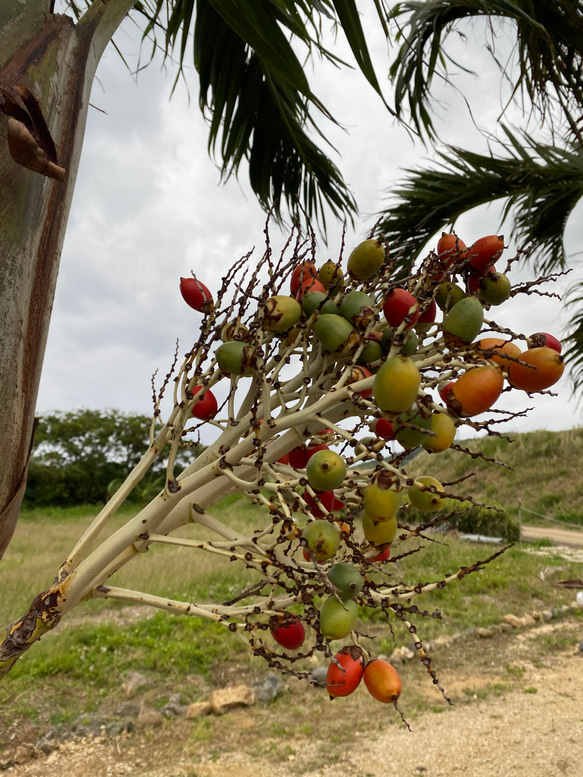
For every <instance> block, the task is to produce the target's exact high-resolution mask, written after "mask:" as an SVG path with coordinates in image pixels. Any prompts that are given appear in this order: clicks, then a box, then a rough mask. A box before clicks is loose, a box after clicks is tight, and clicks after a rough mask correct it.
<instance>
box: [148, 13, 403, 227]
mask: <svg viewBox="0 0 583 777" xmlns="http://www.w3.org/2000/svg"><path fill="white" fill-rule="evenodd" d="M374 6H375V9H376V11H377V14H378V16H379V19H380V20H381V24H382V25H383V29H384V30H385V32H388V31H387V28H386V25H385V17H386V14H385V11H384V7H383V3H382V2H381V1H380V0H375V3H374ZM140 10H141V12H142V13H143V14H144V15H145V16H146V18H147V24H146V27H145V30H144V37H150V38H151V37H152V36H153V37H154V38H156V36H157V35H158V36H159V35H160V34H162V35H163V42H162V44H161V45H162V46H163V48H164V51H165V52H166V54H167V55H169V54H170V53H171V52H173V53H176V54H177V57H178V64H179V75H181V76H182V77H185V78H188V73H187V71H186V69H185V62H186V55H187V51H188V48H189V46H192V51H193V61H194V65H195V67H196V70H197V73H198V78H199V84H200V97H199V102H200V107H201V109H202V110H203V113H204V114H205V116H206V117H207V120H208V122H209V150H210V151H211V152H212V153H214V154H215V155H216V156H217V157H219V164H220V167H221V172H222V175H223V178H225V179H226V178H228V177H229V176H231V175H234V174H237V173H238V171H239V168H240V165H241V164H242V163H243V162H244V161H246V162H247V163H248V165H249V180H250V183H251V187H252V189H253V191H254V193H255V194H256V196H257V197H258V199H259V202H260V203H261V205H262V206H263V207H264V208H265V209H268V210H272V211H273V212H274V214H275V216H276V217H278V218H281V217H282V213H283V208H284V205H285V207H286V208H287V210H288V211H289V212H290V213H291V215H292V218H294V219H295V220H298V219H299V218H300V216H301V214H302V213H303V212H305V214H306V215H307V216H308V217H309V218H312V219H314V220H315V221H317V222H319V223H320V225H322V226H323V227H324V228H325V211H326V209H329V210H330V211H331V212H332V214H333V215H334V216H335V217H336V218H340V219H346V218H348V219H352V217H353V215H354V214H355V213H356V204H355V201H354V198H353V196H352V194H351V192H350V190H349V189H348V187H347V185H346V183H345V182H344V180H343V177H342V174H341V173H340V170H339V169H338V167H337V166H336V165H335V164H334V162H333V161H332V159H331V158H330V152H329V151H328V150H326V151H324V150H323V149H322V148H320V146H319V145H318V144H317V142H316V141H317V139H318V137H319V138H320V139H321V140H323V141H324V144H326V143H327V141H326V139H325V133H324V131H323V130H322V128H321V126H320V121H321V118H322V117H324V118H325V119H326V120H327V121H334V119H333V117H332V116H331V115H330V113H329V112H328V110H327V108H326V107H325V105H324V104H323V103H322V102H321V101H320V99H319V98H318V97H317V96H316V95H315V94H314V93H313V92H312V90H311V88H310V85H309V82H308V79H307V76H306V67H305V64H306V62H307V61H309V60H310V58H313V57H314V56H319V57H324V58H327V59H329V60H332V61H333V62H335V63H337V64H345V63H341V61H340V60H339V59H338V57H336V56H335V55H334V53H333V52H332V51H329V50H327V49H326V48H325V47H324V45H323V44H322V29H321V28H322V23H323V22H324V21H327V22H329V23H335V24H339V25H340V26H341V27H342V29H343V30H344V33H345V35H346V39H347V41H348V43H349V45H350V47H351V50H352V52H353V54H354V57H355V60H356V63H357V65H358V67H359V68H360V70H361V71H362V73H363V75H364V76H365V78H366V79H367V80H368V82H369V83H370V84H371V85H372V87H373V88H374V89H375V90H376V91H377V92H378V93H379V94H381V88H380V85H379V82H378V80H377V77H376V74H375V71H374V67H373V65H372V60H371V57H370V54H369V51H368V47H367V43H366V39H365V36H364V32H363V29H362V25H361V22H360V17H359V13H358V10H357V6H356V2H355V1H354V0H318V1H317V2H305V1H304V0H295V1H293V2H292V0H263V2H257V0H173V1H171V0H150V1H149V2H143V4H142V5H141V6H140ZM299 52H302V54H303V59H302V61H301V62H300V59H299ZM330 150H333V149H330Z"/></svg>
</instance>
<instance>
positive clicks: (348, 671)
mask: <svg viewBox="0 0 583 777" xmlns="http://www.w3.org/2000/svg"><path fill="white" fill-rule="evenodd" d="M363 673H364V657H363V653H362V650H361V649H360V648H359V647H356V645H349V646H347V647H344V648H342V650H340V651H339V652H338V653H336V655H335V656H334V660H333V661H331V662H330V665H329V667H328V672H327V673H326V690H327V691H328V694H329V696H330V698H331V699H335V698H337V697H338V696H349V695H350V694H351V693H353V692H354V691H355V690H356V689H357V688H358V686H359V684H360V681H361V680H362V675H363Z"/></svg>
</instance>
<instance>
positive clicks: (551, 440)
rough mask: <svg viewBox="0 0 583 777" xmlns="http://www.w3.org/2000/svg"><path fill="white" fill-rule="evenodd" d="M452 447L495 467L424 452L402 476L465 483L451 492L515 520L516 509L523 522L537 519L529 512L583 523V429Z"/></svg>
mask: <svg viewBox="0 0 583 777" xmlns="http://www.w3.org/2000/svg"><path fill="white" fill-rule="evenodd" d="M457 444H458V446H459V447H460V448H464V449H467V450H469V451H470V452H471V453H479V454H481V455H482V456H485V457H487V458H490V459H495V460H496V461H497V462H500V464H498V465H496V464H493V463H491V462H489V461H485V460H484V459H483V458H473V457H472V456H471V455H468V454H467V453H462V452H461V451H456V450H451V449H450V450H448V451H444V452H443V453H439V454H429V453H426V452H425V451H423V452H422V453H420V454H419V455H418V456H416V457H415V458H414V459H413V460H412V461H411V462H410V463H409V464H408V466H407V471H408V472H409V474H410V475H411V476H413V477H416V476H418V475H422V474H424V475H432V476H433V477H436V478H437V479H438V480H440V481H441V482H443V483H451V482H454V481H458V480H460V479H464V480H463V481H462V482H461V483H459V484H458V485H456V486H455V488H452V491H455V492H456V493H457V494H459V495H460V496H472V497H473V498H474V499H475V500H476V501H479V502H484V503H487V504H496V505H499V506H502V507H504V508H505V509H506V510H507V512H509V513H510V514H511V515H514V516H516V515H517V514H518V510H519V505H520V504H521V505H522V509H523V515H522V518H523V520H525V521H528V520H529V517H530V518H532V519H536V518H537V517H536V516H531V515H530V514H529V513H528V512H527V510H532V511H534V512H535V513H540V514H541V515H543V516H548V517H550V518H554V519H556V520H561V521H568V522H571V523H577V524H581V523H583V480H582V479H581V474H580V473H581V471H582V469H583V429H570V430H568V431H562V432H548V431H537V432H529V433H526V434H519V435H512V437H511V438H510V439H509V440H507V439H504V438H499V437H485V438H480V439H475V440H463V441H461V442H458V443H457ZM502 465H504V466H502ZM535 522H536V521H535Z"/></svg>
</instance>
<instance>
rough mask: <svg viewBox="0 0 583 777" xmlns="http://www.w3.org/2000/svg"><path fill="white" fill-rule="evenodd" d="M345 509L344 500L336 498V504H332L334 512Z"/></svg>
mask: <svg viewBox="0 0 583 777" xmlns="http://www.w3.org/2000/svg"><path fill="white" fill-rule="evenodd" d="M342 510H344V502H343V501H342V500H340V499H334V504H333V505H332V512H333V513H340V512H342ZM340 531H341V532H342V531H343V529H342V526H341V527H340ZM348 533H349V534H350V527H348Z"/></svg>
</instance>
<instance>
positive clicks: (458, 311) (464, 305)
mask: <svg viewBox="0 0 583 777" xmlns="http://www.w3.org/2000/svg"><path fill="white" fill-rule="evenodd" d="M483 323H484V309H483V307H482V303H481V302H480V300H479V299H477V298H476V297H464V299H461V300H460V301H459V302H456V304H455V305H454V306H453V308H451V310H450V311H449V313H448V314H447V316H446V317H445V318H444V320H443V334H444V338H445V342H446V343H447V344H448V345H454V346H458V347H460V346H463V345H469V344H470V343H471V342H473V341H474V340H475V339H476V337H477V335H478V334H479V333H480V330H481V328H482V324H483Z"/></svg>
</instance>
